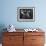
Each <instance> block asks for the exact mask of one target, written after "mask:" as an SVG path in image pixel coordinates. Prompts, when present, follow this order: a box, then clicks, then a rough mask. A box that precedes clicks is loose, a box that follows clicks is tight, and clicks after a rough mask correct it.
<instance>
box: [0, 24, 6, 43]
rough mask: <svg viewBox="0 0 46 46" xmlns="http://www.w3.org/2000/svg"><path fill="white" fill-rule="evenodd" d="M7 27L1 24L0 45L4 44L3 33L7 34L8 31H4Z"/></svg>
mask: <svg viewBox="0 0 46 46" xmlns="http://www.w3.org/2000/svg"><path fill="white" fill-rule="evenodd" d="M4 28H6V27H5V25H4V24H0V43H2V36H3V34H2V33H3V32H6V29H5V30H4Z"/></svg>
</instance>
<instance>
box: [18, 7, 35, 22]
mask: <svg viewBox="0 0 46 46" xmlns="http://www.w3.org/2000/svg"><path fill="white" fill-rule="evenodd" d="M17 20H18V21H21V22H34V21H35V7H18V8H17Z"/></svg>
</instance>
